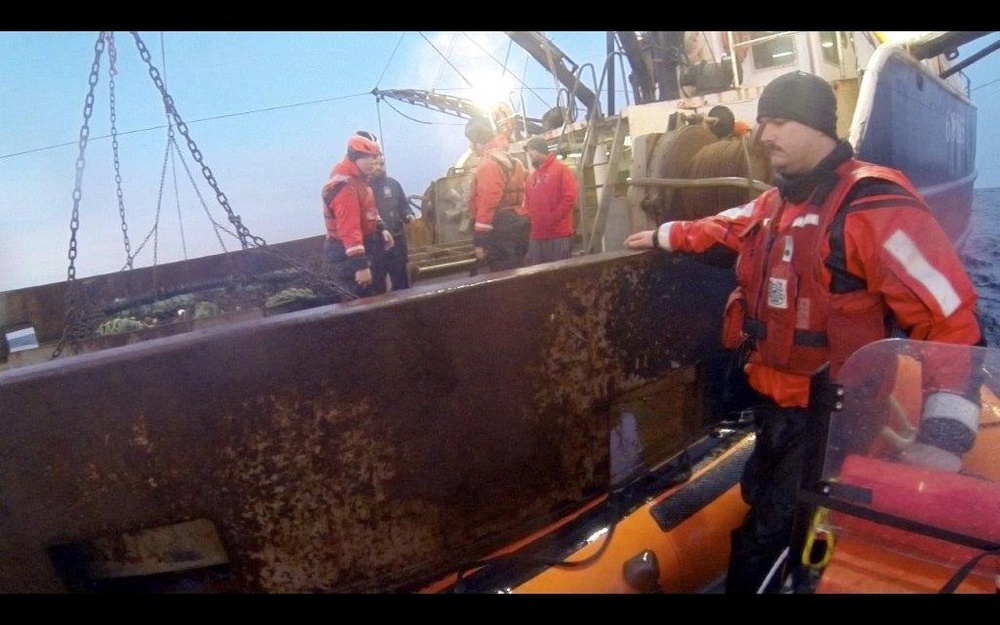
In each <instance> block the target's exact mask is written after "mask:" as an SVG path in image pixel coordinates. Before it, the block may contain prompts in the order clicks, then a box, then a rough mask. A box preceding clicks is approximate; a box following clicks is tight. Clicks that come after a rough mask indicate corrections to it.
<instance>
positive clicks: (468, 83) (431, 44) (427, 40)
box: [417, 31, 473, 88]
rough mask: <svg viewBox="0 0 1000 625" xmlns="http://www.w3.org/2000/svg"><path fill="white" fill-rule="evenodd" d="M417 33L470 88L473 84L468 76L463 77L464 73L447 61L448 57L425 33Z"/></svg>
mask: <svg viewBox="0 0 1000 625" xmlns="http://www.w3.org/2000/svg"><path fill="white" fill-rule="evenodd" d="M417 34H419V35H420V36H421V37H423V38H424V41H426V42H427V45H429V46H430V47H432V48H434V51H435V52H437V53H438V54H440V55H441V58H442V59H444V62H445V63H447V64H448V65H449V66H450V67H451V68H452V69H453V70H455V73H456V74H458V77H459V78H461V79H462V80H464V81H465V84H466V85H468V86H469V87H470V88H471V87H472V86H473V85H472V83H471V82H469V79H468V78H466V77H465V76H464V75H463V74H462V72H460V71H459V70H458V68H457V67H455V65H454V64H453V63H452V62H451V61H449V60H448V57H447V56H445V55H444V54H441V51H440V50H438V49H437V46H435V45H434V44H433V43H431V40H430V39H428V38H427V36H426V35H425V34H424V33H422V32H420V31H417Z"/></svg>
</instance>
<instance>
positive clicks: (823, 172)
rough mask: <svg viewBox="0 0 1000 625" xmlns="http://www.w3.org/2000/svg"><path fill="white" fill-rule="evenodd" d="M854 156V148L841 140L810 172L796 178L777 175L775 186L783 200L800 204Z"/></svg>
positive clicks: (795, 176) (797, 175)
mask: <svg viewBox="0 0 1000 625" xmlns="http://www.w3.org/2000/svg"><path fill="white" fill-rule="evenodd" d="M852 156H854V148H852V147H851V144H850V143H848V142H847V141H844V140H840V141H838V142H837V145H836V147H834V148H833V151H832V152H830V153H829V154H828V155H827V156H826V158H824V159H823V160H822V161H820V162H819V163H818V164H817V165H816V166H815V167H813V168H812V169H810V170H809V171H806V172H803V173H801V174H796V175H794V176H785V175H783V174H777V175H776V176H775V177H774V186H776V187H778V193H780V194H781V198H782V199H784V200H787V201H789V202H793V203H795V204H799V203H801V202H804V201H806V200H807V199H809V196H811V195H812V193H813V191H815V190H816V186H817V185H818V184H819V183H820V182H821V181H822V180H823V179H824V178H826V177H827V176H829V175H830V174H832V173H833V171H834V170H835V169H837V167H838V166H839V165H840V164H841V163H843V162H844V161H846V160H847V159H849V158H851V157H852Z"/></svg>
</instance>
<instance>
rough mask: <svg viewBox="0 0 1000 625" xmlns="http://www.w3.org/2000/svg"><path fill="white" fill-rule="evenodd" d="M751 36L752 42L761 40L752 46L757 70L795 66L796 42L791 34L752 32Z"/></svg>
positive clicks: (772, 31)
mask: <svg viewBox="0 0 1000 625" xmlns="http://www.w3.org/2000/svg"><path fill="white" fill-rule="evenodd" d="M749 34H750V39H751V40H753V41H757V40H758V39H759V40H761V41H760V42H758V43H754V44H752V45H751V46H750V49H751V51H752V52H753V65H754V67H755V68H757V69H769V68H772V67H783V66H785V65H793V64H795V41H794V39H793V36H792V35H791V34H781V32H780V31H774V30H758V31H750V33H749ZM775 35H778V36H775Z"/></svg>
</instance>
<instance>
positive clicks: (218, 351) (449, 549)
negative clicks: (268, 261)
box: [0, 252, 732, 593]
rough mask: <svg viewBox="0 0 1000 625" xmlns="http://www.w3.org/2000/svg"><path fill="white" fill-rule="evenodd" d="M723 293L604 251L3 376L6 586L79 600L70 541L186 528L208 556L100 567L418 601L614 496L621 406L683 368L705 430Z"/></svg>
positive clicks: (715, 271) (684, 273)
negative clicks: (425, 588) (418, 595)
mask: <svg viewBox="0 0 1000 625" xmlns="http://www.w3.org/2000/svg"><path fill="white" fill-rule="evenodd" d="M731 287H732V271H731V269H730V268H728V267H725V266H713V265H710V264H706V263H704V262H702V261H699V260H697V259H694V258H688V257H678V256H674V255H670V256H668V255H661V254H657V253H631V252H614V253H608V254H600V255H593V256H588V257H583V258H578V259H573V260H569V261H563V262H559V263H552V264H549V265H543V266H539V267H533V268H527V269H522V270H518V271H514V272H503V273H501V274H494V275H486V276H479V277H476V278H460V279H454V280H450V281H447V282H442V283H439V284H435V285H423V286H421V285H418V286H416V287H414V288H412V289H410V290H408V291H403V292H400V293H390V294H388V295H384V296H379V297H375V298H370V299H367V300H358V301H354V302H350V303H345V304H336V305H326V306H320V307H317V308H312V309H308V310H302V311H298V312H292V313H286V314H281V315H276V316H269V317H263V318H260V319H255V320H250V321H246V322H242V323H234V324H231V325H226V326H220V327H212V328H206V329H200V330H194V331H191V332H187V333H185V334H180V335H177V336H169V337H165V338H157V339H153V340H149V341H144V342H140V343H136V344H131V345H126V346H123V347H116V348H113V349H106V350H103V351H99V352H94V353H85V354H82V355H79V356H75V357H69V358H60V359H56V360H53V361H49V362H45V363H42V364H38V365H34V366H30V367H24V368H20V369H12V370H8V371H4V372H0V561H3V562H4V563H5V565H4V566H3V567H0V592H6V593H12V592H14V593H18V592H54V593H56V592H67V591H69V592H74V591H88V590H93V589H94V588H95V586H94V585H93V584H95V583H97V581H100V580H95V579H88V578H87V576H86V575H82V574H80V570H81V567H83V568H84V569H86V567H85V566H84V564H86V563H84V564H81V563H80V562H74V561H73V559H72V558H69V559H68V560H67V558H66V557H65V554H67V553H74V551H73V549H72V548H73V547H74V546H75V547H77V548H78V547H80V545H83V544H86V543H87V541H91V540H93V539H99V538H102V537H111V538H112V539H114V538H115V537H119V538H122V537H123V536H124V535H127V534H130V533H131V534H134V533H137V532H143V531H147V530H155V529H156V528H165V527H175V526H178V524H185V523H188V522H191V521H197V522H198V527H199V528H200V530H201V529H204V527H205V523H206V522H207V523H208V524H210V525H211V527H213V528H214V530H215V532H216V533H217V542H218V543H219V544H220V545H221V547H219V549H221V550H222V551H223V552H224V553H223V554H222V555H219V554H215V555H214V556H213V557H207V558H205V557H200V556H204V554H198V553H191V552H196V551H197V550H198V547H197V545H195V543H189V544H186V546H185V542H184V540H185V539H184V538H183V537H182V538H180V539H178V540H179V543H178V545H177V546H176V549H174V550H173V551H171V550H170V549H169V548H165V550H166V551H165V552H164V553H160V554H159V555H158V556H156V558H153V557H152V556H150V555H149V554H148V553H145V554H144V553H143V550H142V549H140V548H137V547H136V546H135V544H134V542H133V543H130V542H129V541H128V540H121V541H120V543H121V544H122V545H124V546H123V547H121V548H120V549H119V550H118V551H117V552H116V554H114V555H113V556H112V558H117V559H118V562H117V563H115V562H112V563H110V564H109V563H107V562H105V563H103V564H102V566H103V568H102V569H101V570H108V566H111V568H112V569H114V568H115V567H117V570H128V566H129V565H132V564H134V565H136V567H134V569H132V570H133V572H138V573H141V572H146V573H149V572H150V571H162V570H171V571H181V572H183V571H184V570H185V569H188V571H187V573H188V581H187V584H188V586H186V588H187V590H197V591H203V592H274V593H287V592H405V591H408V590H411V589H415V588H418V587H420V585H421V584H424V583H426V582H428V581H429V580H433V579H436V578H437V577H440V576H442V575H444V574H447V573H449V572H451V571H453V570H455V568H456V567H457V566H459V565H460V564H461V563H463V562H469V561H474V560H475V559H477V558H481V557H484V556H485V555H487V554H489V553H491V552H492V551H494V550H496V549H498V548H501V547H502V546H503V545H505V544H508V543H510V542H512V541H514V540H516V539H518V538H521V537H523V536H525V535H527V534H529V533H530V532H533V531H536V530H538V529H540V528H542V527H545V526H546V525H547V524H549V523H551V522H552V521H554V520H555V519H557V518H559V517H560V516H562V515H564V514H567V513H568V512H571V511H572V510H574V509H575V508H577V507H579V506H581V505H583V504H584V503H585V502H587V501H589V500H590V499H592V498H593V497H595V496H598V495H600V494H601V493H603V492H605V491H606V490H607V488H608V480H609V431H610V430H611V428H612V427H613V425H614V424H613V421H614V419H613V415H611V411H610V407H611V406H612V404H613V403H614V401H615V399H616V398H617V397H620V396H623V395H625V394H627V393H629V392H630V391H633V390H634V389H636V388H639V387H641V386H642V385H644V384H647V383H649V382H651V381H655V380H660V379H663V378H664V377H665V376H667V377H668V376H670V375H671V372H675V371H678V370H685V371H695V372H696V373H697V375H696V376H695V378H696V379H697V382H696V383H694V384H691V383H689V382H685V384H688V385H689V387H690V388H688V389H687V392H685V393H683V394H682V397H684V398H685V399H684V401H683V403H682V405H680V406H678V407H677V408H676V410H677V411H679V412H683V414H677V415H676V418H677V419H679V420H682V421H683V422H684V423H685V424H692V423H693V425H686V426H685V427H686V428H688V429H691V430H697V429H699V428H700V427H701V425H703V424H704V421H706V420H709V419H711V418H712V417H710V416H709V415H711V414H712V412H713V411H712V408H711V401H712V397H713V395H714V394H715V391H714V390H713V388H712V385H713V375H712V368H713V363H717V362H718V359H719V358H720V351H721V348H720V347H719V340H718V337H719V323H720V321H719V320H720V317H721V310H722V307H723V305H724V302H725V298H726V295H727V294H728V292H729V290H730V289H731ZM685 379H690V376H688V377H687V378H685ZM692 415H695V416H696V417H697V418H696V419H694V421H692ZM696 434H697V433H696V432H694V431H692V432H689V435H690V437H691V438H694V437H695V436H696ZM200 530H199V531H200ZM192 540H194V539H192ZM130 544H131V545H132V547H131V548H130V547H129V546H128V545H130ZM192 545H195V546H192ZM185 550H187V552H188V553H185ZM60 554H62V555H60ZM144 558H145V559H146V560H147V561H152V560H156V559H157V558H158V561H159V563H160V564H163V563H164V562H166V563H168V564H170V566H161V567H159V568H157V567H155V566H154V567H146V568H143V566H142V565H143V562H142V560H143V559H144ZM220 562H224V564H222V565H220V564H219V563H220ZM148 563H149V562H147V564H148ZM92 564H93V563H92V562H91V565H92ZM154 564H155V563H154ZM203 565H204V566H203ZM209 565H211V566H209ZM199 567H202V568H199ZM86 570H89V571H91V572H92V571H94V570H96V569H95V568H94V567H93V566H91V568H89V569H86ZM74 575H76V577H74ZM88 584H89V585H88Z"/></svg>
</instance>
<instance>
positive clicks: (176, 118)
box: [132, 31, 267, 250]
mask: <svg viewBox="0 0 1000 625" xmlns="http://www.w3.org/2000/svg"><path fill="white" fill-rule="evenodd" d="M132 36H133V37H134V38H135V45H136V46H137V47H138V48H139V55H140V56H141V57H142V60H143V61H144V62H145V63H146V66H147V67H148V68H149V76H150V77H151V78H152V79H153V83H154V84H156V88H157V89H159V91H160V95H161V96H162V97H163V105H164V107H165V108H166V112H167V118H168V120H173V122H174V125H175V126H177V131H178V132H180V133H181V134H182V135H184V139H185V140H186V141H187V144H188V149H190V150H191V155H192V156H193V157H194V160H195V161H196V162H197V163H198V164H199V165H201V173H202V175H204V176H205V180H206V181H208V184H209V185H210V186H211V187H212V190H213V191H215V197H216V199H217V200H218V201H219V205H221V206H222V208H223V209H225V211H226V215H227V216H228V217H229V223H231V224H233V226H235V227H236V232H237V234H238V235H239V238H240V243H241V244H242V245H243V249H244V250H245V249H248V248H249V247H250V243H251V242H252V243H253V244H254V245H255V246H257V247H264V246H265V245H267V243H266V242H265V241H264V239H262V238H260V237H258V236H256V235H253V234H251V233H250V231H249V230H248V229H247V227H246V226H244V225H243V220H242V219H240V217H239V215H237V214H236V213H234V212H233V209H232V208H230V206H229V199H228V198H226V194H225V193H223V192H222V190H221V189H219V185H218V183H217V182H216V181H215V175H214V174H212V170H211V169H210V168H209V166H208V165H206V164H205V163H204V160H203V157H202V154H201V150H199V149H198V146H197V145H196V144H195V142H194V140H193V139H192V138H191V136H190V135H189V134H188V127H187V124H186V123H184V120H183V119H181V116H180V113H178V112H177V109H176V107H174V99H173V98H172V97H171V96H170V94H169V93H167V88H166V86H165V85H164V84H163V78H162V77H161V76H160V71H159V70H158V69H156V67H155V66H153V63H152V56H151V55H150V54H149V50H148V49H147V48H146V44H145V43H144V42H143V41H142V38H141V37H139V33H138V32H136V31H132Z"/></svg>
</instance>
